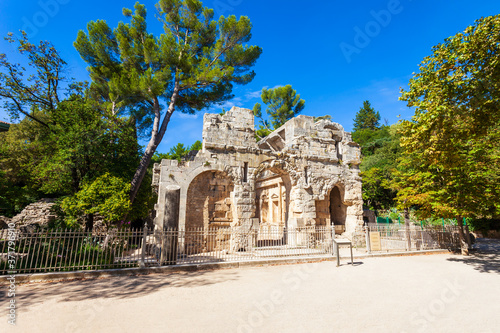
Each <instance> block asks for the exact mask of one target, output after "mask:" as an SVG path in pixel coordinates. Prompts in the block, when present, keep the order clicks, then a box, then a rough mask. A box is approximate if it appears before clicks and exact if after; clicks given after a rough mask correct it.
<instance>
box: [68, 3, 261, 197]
mask: <svg viewBox="0 0 500 333" xmlns="http://www.w3.org/2000/svg"><path fill="white" fill-rule="evenodd" d="M156 11H157V18H158V20H159V21H160V22H161V24H162V26H163V30H164V32H163V33H162V34H160V35H159V36H154V35H153V34H152V33H150V32H148V27H147V24H146V13H147V12H146V7H145V6H144V5H142V4H140V3H136V4H135V6H134V11H132V10H129V9H125V10H124V11H123V14H124V15H125V16H126V17H127V18H129V19H130V23H123V22H121V23H119V24H118V26H117V28H115V29H114V30H112V29H111V28H110V27H109V26H108V25H107V23H106V22H105V21H102V20H99V21H96V22H90V23H89V24H88V25H87V33H85V32H84V31H80V32H79V33H78V38H77V40H76V42H75V43H74V45H75V48H76V49H77V51H78V52H79V53H80V55H81V57H82V58H83V59H84V60H85V62H87V64H88V65H89V72H90V77H91V79H92V85H91V88H92V93H93V96H95V98H96V99H97V100H99V101H100V102H101V103H102V104H103V105H106V106H107V110H109V111H110V112H112V113H113V114H121V113H123V112H127V111H129V112H131V114H132V115H133V117H134V118H135V119H136V120H137V122H139V125H138V126H139V127H140V128H141V127H142V128H144V126H143V125H144V124H146V125H149V127H148V129H149V131H148V132H149V134H150V135H149V137H150V138H151V139H150V141H149V143H148V145H147V147H146V149H145V151H144V154H143V157H142V159H141V162H140V164H139V167H138V168H137V170H136V172H135V175H134V177H133V178H132V189H131V195H130V200H131V201H134V199H135V196H136V193H137V191H138V189H139V187H140V184H141V183H142V180H143V177H144V175H145V174H146V173H147V168H148V166H149V164H150V161H151V158H152V156H153V154H154V153H155V151H156V148H157V147H158V145H159V144H160V142H161V141H162V139H163V136H164V134H165V131H166V129H167V125H168V123H169V121H170V118H171V115H172V113H173V112H174V111H175V110H180V111H181V112H187V113H193V112H195V111H197V110H202V109H204V108H207V107H210V106H213V105H215V104H220V103H222V102H224V101H226V100H229V99H230V98H232V97H233V95H232V94H231V92H232V89H233V84H246V83H248V82H250V81H251V80H252V79H253V78H254V76H255V73H254V72H253V71H251V70H250V68H251V67H252V66H253V65H254V64H255V62H256V60H257V59H258V58H259V56H260V54H261V52H262V50H261V49H260V47H258V46H249V45H246V44H245V43H246V42H248V41H249V40H250V38H251V29H252V25H251V23H250V20H249V19H248V18H247V17H245V16H242V17H240V18H239V19H236V17H235V16H229V17H224V16H221V17H220V18H219V20H218V21H214V20H213V16H214V11H213V10H212V9H208V8H205V7H203V6H202V3H201V2H200V1H198V0H160V1H159V2H158V4H157V5H156ZM162 104H165V105H167V108H165V109H163V108H162V106H161V105H162ZM162 118H163V119H162Z"/></svg>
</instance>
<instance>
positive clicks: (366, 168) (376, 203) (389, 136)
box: [353, 124, 401, 209]
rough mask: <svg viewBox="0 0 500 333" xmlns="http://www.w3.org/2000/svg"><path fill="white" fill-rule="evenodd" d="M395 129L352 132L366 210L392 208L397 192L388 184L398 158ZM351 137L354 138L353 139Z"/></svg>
mask: <svg viewBox="0 0 500 333" xmlns="http://www.w3.org/2000/svg"><path fill="white" fill-rule="evenodd" d="M398 128H399V125H398V124H395V125H392V126H382V127H381V128H379V129H376V130H370V129H363V130H359V131H357V132H356V134H358V140H359V141H356V142H358V143H360V146H361V153H362V159H361V165H360V170H361V177H362V180H363V200H364V203H365V205H366V206H368V207H369V208H370V209H389V208H391V207H394V206H395V201H394V199H395V198H396V194H397V191H396V190H395V188H394V186H393V184H392V182H393V180H394V173H395V171H396V169H397V166H398V163H397V161H398V158H399V157H400V155H401V147H400V134H399V133H398ZM353 136H354V135H353Z"/></svg>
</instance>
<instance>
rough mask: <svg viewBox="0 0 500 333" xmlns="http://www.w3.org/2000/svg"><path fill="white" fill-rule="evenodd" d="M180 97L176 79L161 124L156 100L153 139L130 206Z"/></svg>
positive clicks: (137, 173) (134, 181) (138, 172)
mask: <svg viewBox="0 0 500 333" xmlns="http://www.w3.org/2000/svg"><path fill="white" fill-rule="evenodd" d="M178 97H179V82H178V80H177V79H176V81H175V87H174V92H173V93H172V97H171V98H170V104H169V106H168V110H167V113H166V114H165V118H163V121H162V123H161V126H159V124H160V118H161V114H160V104H159V102H158V98H155V100H154V106H153V109H154V112H155V120H154V123H153V129H152V131H151V139H150V140H149V143H148V146H147V147H146V150H145V151H144V154H143V155H142V158H141V162H140V163H139V167H138V168H137V170H136V171H135V174H134V178H132V183H131V189H130V204H133V203H134V200H135V197H136V196H137V192H138V191H139V188H140V187H141V184H142V180H143V179H144V176H145V175H146V171H147V170H148V166H149V163H150V162H151V158H152V157H153V155H154V153H155V151H156V148H157V147H158V145H159V144H160V142H161V140H162V139H163V135H165V132H166V131H167V125H168V123H169V122H170V117H172V113H174V111H175V103H176V102H177V98H178Z"/></svg>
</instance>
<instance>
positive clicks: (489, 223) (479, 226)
mask: <svg viewBox="0 0 500 333" xmlns="http://www.w3.org/2000/svg"><path fill="white" fill-rule="evenodd" d="M467 225H468V226H469V227H470V229H471V230H472V231H480V232H481V233H482V234H483V236H484V237H487V236H488V231H490V230H497V231H500V219H487V218H481V219H471V218H469V219H467Z"/></svg>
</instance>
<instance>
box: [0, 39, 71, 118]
mask: <svg viewBox="0 0 500 333" xmlns="http://www.w3.org/2000/svg"><path fill="white" fill-rule="evenodd" d="M21 34H22V36H21V38H15V37H14V34H13V33H9V34H8V35H7V37H6V38H5V40H7V41H8V42H9V43H11V44H18V47H17V50H18V52H19V55H20V59H24V60H25V63H23V64H21V63H11V62H9V60H8V58H7V56H6V55H5V54H3V53H0V100H1V101H3V102H4V109H5V110H6V111H7V112H9V114H10V116H11V118H12V119H15V120H18V119H20V117H21V115H23V116H26V117H28V118H30V119H31V120H33V121H36V122H38V123H39V124H40V125H42V126H44V127H47V128H48V127H49V125H50V123H49V122H47V121H46V119H44V115H45V114H47V113H50V112H51V111H52V110H55V109H56V107H57V104H58V103H59V98H60V96H59V90H58V89H60V86H61V85H62V84H61V83H62V82H63V81H64V77H63V76H62V73H64V68H65V66H66V63H65V62H64V60H62V59H61V57H60V55H59V53H58V52H57V50H56V49H55V48H54V47H53V46H52V44H50V42H47V41H42V42H40V44H39V45H35V44H32V43H30V42H29V41H28V37H27V34H26V33H25V32H24V31H21ZM77 86H78V85H69V87H68V88H69V89H68V93H69V94H71V93H73V92H74V91H76V90H78V89H75V88H76V87H77Z"/></svg>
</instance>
